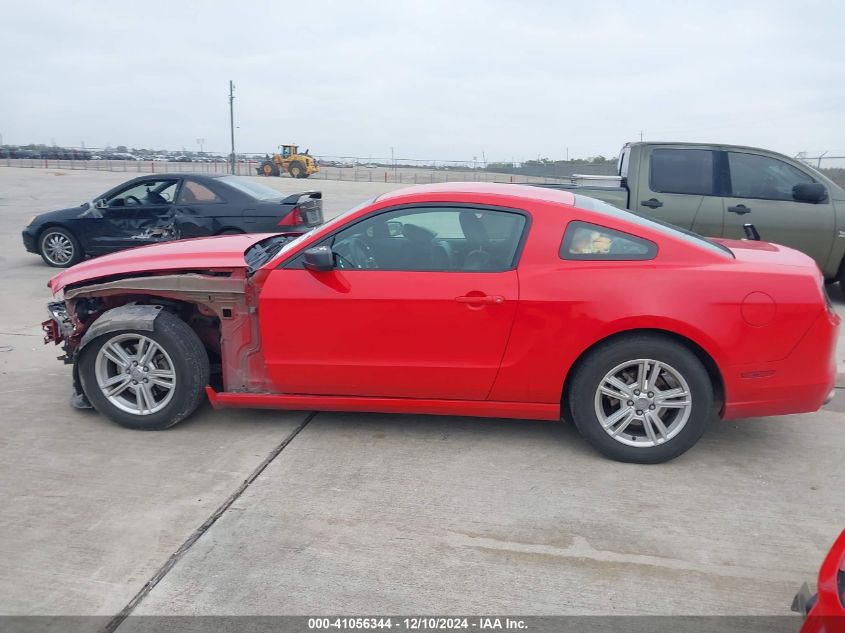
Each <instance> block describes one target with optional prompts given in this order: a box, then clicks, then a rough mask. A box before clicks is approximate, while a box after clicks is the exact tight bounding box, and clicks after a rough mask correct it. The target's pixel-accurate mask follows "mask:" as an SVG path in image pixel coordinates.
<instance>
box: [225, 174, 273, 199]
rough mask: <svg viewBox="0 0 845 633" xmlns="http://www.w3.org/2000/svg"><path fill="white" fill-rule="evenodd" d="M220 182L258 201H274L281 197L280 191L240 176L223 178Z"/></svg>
mask: <svg viewBox="0 0 845 633" xmlns="http://www.w3.org/2000/svg"><path fill="white" fill-rule="evenodd" d="M220 181H221V182H224V183H226V184H227V185H229V186H230V187H234V188H235V189H237V190H238V191H240V192H241V193H245V194H246V195H248V196H251V197H253V198H257V199H258V200H275V199H277V198H281V197H282V193H281V192H280V191H276V190H275V189H273V188H272V187H268V186H267V185H262V184H261V183H259V182H253V181H252V180H250V179H249V178H244V177H242V176H223V177H222V178H221V179H220Z"/></svg>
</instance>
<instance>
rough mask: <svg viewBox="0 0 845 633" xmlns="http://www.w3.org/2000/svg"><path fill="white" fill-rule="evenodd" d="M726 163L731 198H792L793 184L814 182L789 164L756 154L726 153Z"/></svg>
mask: <svg viewBox="0 0 845 633" xmlns="http://www.w3.org/2000/svg"><path fill="white" fill-rule="evenodd" d="M728 164H729V165H730V170H731V196H732V197H734V198H762V199H764V200H792V199H793V197H792V188H793V187H794V186H795V185H799V184H802V183H811V182H814V181H813V179H812V178H811V177H810V176H808V175H807V174H805V173H804V172H802V171H800V170H799V169H796V168H795V167H793V166H792V165H789V164H787V163H784V162H783V161H780V160H777V159H776V158H770V157H768V156H761V155H759V154H745V153H742V152H728Z"/></svg>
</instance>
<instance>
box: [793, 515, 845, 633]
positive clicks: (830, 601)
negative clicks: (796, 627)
mask: <svg viewBox="0 0 845 633" xmlns="http://www.w3.org/2000/svg"><path fill="white" fill-rule="evenodd" d="M792 610H793V611H796V612H798V613H800V614H802V615H804V616H806V619H805V620H804V625H803V626H802V627H801V633H843V631H845V530H843V532H842V534H840V535H839V538H838V539H836V542H835V543H834V544H833V547H831V548H830V552H828V554H827V557H826V558H825V559H824V562H823V563H822V566H821V569H819V584H818V593H816V594H814V595H811V594H810V590H809V588H808V587H807V585H806V583H805V584H804V586H803V587H801V591H800V592H798V595H796V596H795V600H793V602H792Z"/></svg>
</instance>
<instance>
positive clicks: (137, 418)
mask: <svg viewBox="0 0 845 633" xmlns="http://www.w3.org/2000/svg"><path fill="white" fill-rule="evenodd" d="M78 365H79V378H80V381H81V383H82V390H83V391H84V392H85V395H86V396H87V397H88V400H89V401H90V402H91V404H92V405H93V406H94V408H95V409H96V410H97V411H99V412H100V413H102V414H103V415H105V416H106V417H107V418H110V419H111V420H113V421H114V422H117V423H118V424H119V425H120V426H124V427H126V428H130V429H137V430H142V431H158V430H162V429H166V428H169V427H171V426H173V425H174V424H176V423H177V422H181V421H182V420H183V419H185V418H186V417H187V416H188V415H190V414H191V413H192V412H193V411H194V409H196V408H197V406H198V405H199V403H200V400H201V398H202V394H203V389H204V387H205V385H207V384H208V374H209V367H208V355H207V354H206V351H205V348H204V347H203V345H202V343H201V342H200V340H199V338H198V337H197V335H196V334H195V333H194V331H193V330H192V329H191V328H190V327H188V325H187V324H186V323H185V322H184V321H182V320H181V319H179V318H178V317H176V316H174V315H172V314H170V313H169V312H164V311H162V312H161V313H160V314H159V315H158V316H157V317H156V320H155V322H154V330H153V331H152V332H148V331H139V330H124V331H120V332H108V333H106V334H103V335H102V336H98V337H97V338H96V339H94V340H93V341H91V342H89V343H88V344H87V345H86V346H85V348H84V349H83V350H82V355H81V357H80V359H79V361H78Z"/></svg>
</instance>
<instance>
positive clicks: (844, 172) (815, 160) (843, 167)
mask: <svg viewBox="0 0 845 633" xmlns="http://www.w3.org/2000/svg"><path fill="white" fill-rule="evenodd" d="M836 154H838V155H831V154H829V153H827V152H826V153H824V154H822V155H820V156H807V155H806V154H804V153H801V154H798V156H796V157H795V158H797V159H798V160H800V161H801V162H803V163H806V164H807V165H809V166H810V167H815V168H816V169H818V170H819V171H820V172H821V173H823V174H824V175H825V176H827V177H828V178H830V179H831V180H832V181H833V182H835V183H836V184H837V185H839V186H840V187H842V188H845V152H836Z"/></svg>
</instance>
